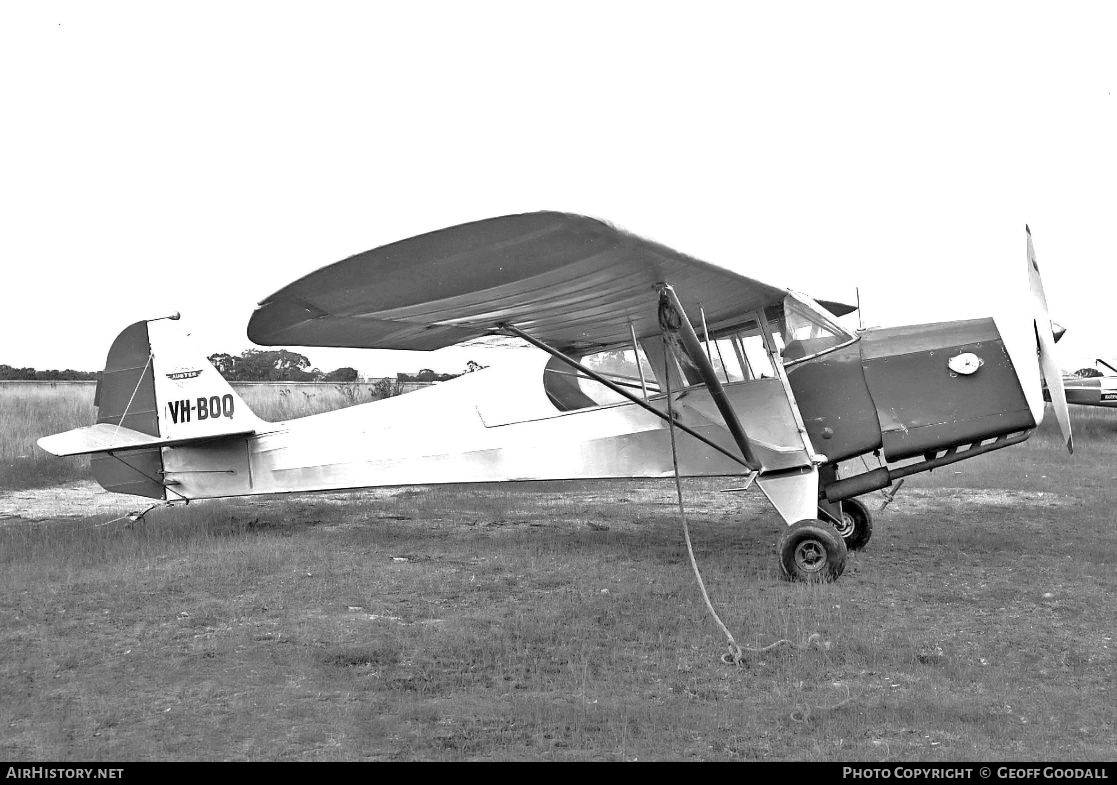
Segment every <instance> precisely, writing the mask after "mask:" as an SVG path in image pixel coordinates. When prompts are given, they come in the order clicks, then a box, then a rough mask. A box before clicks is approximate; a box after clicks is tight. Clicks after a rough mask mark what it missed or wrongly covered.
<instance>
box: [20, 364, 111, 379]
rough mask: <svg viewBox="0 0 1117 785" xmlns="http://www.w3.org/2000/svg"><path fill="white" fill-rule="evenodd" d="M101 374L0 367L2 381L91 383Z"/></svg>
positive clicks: (68, 369) (72, 370)
mask: <svg viewBox="0 0 1117 785" xmlns="http://www.w3.org/2000/svg"><path fill="white" fill-rule="evenodd" d="M100 375H101V374H100V373H98V372H97V371H75V370H74V369H73V368H67V369H66V370H64V371H58V370H53V369H52V370H49V371H37V370H35V369H34V368H13V367H12V366H10V365H0V381H20V382H31V381H38V382H71V381H90V380H92V379H96V378H98V377H99V376H100Z"/></svg>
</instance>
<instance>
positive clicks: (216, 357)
mask: <svg viewBox="0 0 1117 785" xmlns="http://www.w3.org/2000/svg"><path fill="white" fill-rule="evenodd" d="M208 359H209V361H210V362H211V363H213V366H214V367H215V368H217V370H218V372H219V373H220V374H221V375H222V376H224V377H225V378H226V379H227V380H228V381H230V382H355V381H357V377H358V376H359V374H358V373H357V369H356V368H350V367H348V366H345V367H342V368H335V369H334V370H332V371H329V372H324V371H320V370H318V369H317V368H312V367H311V366H310V360H309V359H308V358H307V357H306V356H305V355H302V354H299V353H298V352H291V351H288V350H286V349H275V350H263V349H246V350H245V351H243V352H241V353H240V354H236V355H234V354H227V353H225V352H217V353H216V354H211V355H210V356H209V357H208ZM484 367H485V366H484V365H480V364H479V363H475V362H473V361H472V360H470V361H469V363H468V365H467V366H466V369H465V373H471V372H472V371H479V370H481V369H482V368H484ZM458 376H461V374H460V373H437V372H435V371H432V370H431V369H430V368H424V369H423V370H421V371H419V372H418V373H397V374H396V380H397V381H401V382H444V381H447V380H448V379H453V378H455V377H458ZM99 378H101V372H100V371H75V370H73V369H72V368H67V369H66V370H64V371H57V370H49V371H39V370H36V369H34V368H14V367H12V366H11V365H0V381H51V382H58V381H92V380H94V379H99Z"/></svg>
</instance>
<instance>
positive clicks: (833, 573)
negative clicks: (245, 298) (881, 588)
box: [39, 212, 1072, 580]
mask: <svg viewBox="0 0 1117 785" xmlns="http://www.w3.org/2000/svg"><path fill="white" fill-rule="evenodd" d="M1027 249H1028V275H1029V277H1030V282H1031V292H1032V313H1031V314H1030V315H1029V318H1028V320H1027V322H1026V323H1025V324H1019V325H1017V324H1014V325H1003V326H1004V327H1005V329H1004V330H1003V331H1002V330H1001V329H999V327H1000V326H999V325H998V323H997V322H995V321H994V320H993V319H991V318H990V319H974V320H967V321H954V322H943V323H937V324H923V325H916V326H909V327H896V328H879V329H868V330H861V331H857V332H851V331H849V330H846V329H845V328H843V327H842V326H841V325H840V324H839V323H838V320H837V318H836V317H838V316H842V315H844V314H846V313H849V312H851V311H852V310H853V309H852V308H851V307H850V306H845V305H841V304H838V303H826V302H816V301H814V300H812V299H811V298H809V297H806V296H804V295H801V294H798V293H795V292H790V291H787V290H785V289H780V288H777V287H774V286H770V285H768V284H764V283H761V282H759V281H756V280H753V279H751V278H746V277H743V276H740V275H737V274H735V273H732V272H729V271H727V270H724V269H722V268H719V267H716V266H714V265H711V264H707V263H705V262H701V261H698V260H696V259H693V258H690V257H688V256H685V255H683V254H681V253H678V252H677V251H674V250H671V249H670V248H667V247H665V246H662V245H659V244H657V243H654V242H651V241H648V240H645V239H642V238H640V237H636V236H634V235H632V234H629V233H626V232H624V231H620V230H618V229H616V228H614V227H612V226H610V225H608V224H606V223H604V222H602V221H599V220H596V219H593V218H587V217H584V216H580V215H571V214H566V213H556V212H540V213H529V214H524V215H509V216H504V217H500V218H492V219H488V220H483V221H477V222H474V223H468V224H463V225H461V226H454V227H450V228H448V229H442V230H439V231H435V232H431V233H429V234H424V235H420V236H418V237H413V238H410V239H407V240H402V241H400V242H397V243H392V244H390V245H386V246H383V247H381V248H376V249H373V250H371V251H366V252H365V253H361V254H358V255H356V256H352V257H350V258H348V259H345V260H344V261H341V262H338V263H336V264H333V265H330V266H328V267H324V268H322V269H321V270H318V271H317V272H314V273H311V274H310V275H307V276H306V277H304V278H301V279H299V280H298V281H295V282H294V283H292V284H290V285H289V286H287V287H285V288H283V289H281V290H280V291H278V292H276V293H275V294H273V295H272V296H271V297H268V298H267V299H266V300H264V301H263V302H262V303H261V304H260V306H259V308H257V310H256V312H255V313H254V314H253V316H252V319H251V321H250V323H249V326H248V335H249V337H250V338H251V339H252V340H253V341H254V342H256V343H257V344H262V345H266V346H310V347H317V346H331V347H354V348H375V349H410V350H433V349H438V348H441V347H445V346H450V345H454V344H458V343H461V342H463V341H469V340H474V339H478V338H481V337H484V336H490V335H506V336H516V337H518V338H521V339H523V340H525V341H527V342H528V343H530V344H532V345H534V346H536V347H538V348H539V349H541V350H542V351H540V352H533V353H531V356H532V358H533V359H534V364H531V362H525V363H523V364H522V365H521V367H517V368H514V369H513V368H509V369H490V370H485V371H482V372H478V373H471V374H466V375H464V376H462V377H459V378H457V379H454V380H452V381H450V382H446V383H443V384H440V385H437V386H434V387H429V388H426V389H423V390H419V391H417V392H413V393H409V394H407V395H403V396H398V397H395V398H388V399H385V400H381V401H374V402H371V403H366V404H362V405H358V406H353V407H350V408H347V409H340V410H337V411H331V412H326V413H324V414H318V415H314V416H310V417H305V418H301V419H297V420H292V421H288V422H275V423H271V422H265V421H263V420H261V419H259V418H258V417H256V415H254V414H253V413H252V411H251V410H249V409H248V407H247V406H245V405H244V402H243V401H242V400H241V399H240V398H239V397H238V396H237V394H236V392H234V391H233V389H232V388H231V387H230V386H229V385H228V383H227V382H226V381H225V380H224V379H223V378H222V377H221V375H220V374H219V373H218V372H217V370H216V369H215V368H214V367H213V366H212V365H211V364H210V363H209V362H208V361H207V360H206V359H205V358H204V357H202V356H201V355H200V353H196V352H193V351H192V350H191V349H190V347H189V346H188V345H187V343H186V341H185V334H184V332H183V330H182V329H181V327H180V326H179V323H178V322H177V320H174V319H160V320H153V321H141V322H137V323H135V324H133V325H131V326H130V327H127V328H126V329H125V330H124V331H123V332H122V333H121V334H120V335H119V336H118V338H117V339H116V341H115V342H114V343H113V345H112V348H111V349H110V350H109V354H108V359H107V362H106V365H105V371H104V375H103V378H102V379H101V382H100V384H99V387H98V395H97V407H98V408H97V422H96V424H95V425H92V426H88V427H84V428H78V429H75V430H72V431H68V432H66V433H61V434H56V435H54V436H47V437H44V438H42V439H40V440H39V444H40V446H42V447H43V449H45V450H47V451H49V452H51V453H53V454H55V455H79V454H90V455H92V468H93V473H94V475H95V477H96V478H97V480H98V482H100V483H101V485H102V486H104V487H105V488H106V489H108V490H110V491H116V492H119V493H129V494H135V495H139V496H146V497H150V498H153V499H159V500H167V501H176V500H185V501H189V500H193V499H205V498H214V497H225V496H244V495H250V494H270V493H286V492H305V491H326V490H337V489H349V488H366V487H376V486H393V485H423V484H435V483H473V482H494V481H517V480H566V479H605V478H632V477H671V476H675V475H676V474H677V475H678V476H684V477H687V476H690V477H693V476H725V477H743V478H744V479H745V480H746V481H747V482H746V487H748V486H749V485H751V484H752V482H753V481H755V483H756V484H757V485H758V486H759V487H760V489H761V490H762V491H763V492H764V494H765V495H766V496H767V497H768V499H769V500H770V501H771V502H772V504H773V505H774V507H775V509H776V511H777V512H778V513H779V515H780V516H781V517H782V519H783V520H784V521H785V522H786V523H787V525H788V528H787V530H786V532H785V533H784V535H783V537H782V538H781V541H780V545H779V559H780V567H781V569H782V571H783V574H784V575H785V576H787V577H789V578H794V579H800V580H832V579H834V578H837V577H838V576H839V575H840V574H841V573H842V570H843V568H844V565H845V559H846V553H847V549H849V548H852V549H857V548H861V547H863V546H864V545H865V544H866V542H867V541H868V539H869V536H870V534H871V531H872V521H871V517H870V515H869V512H868V510H867V508H866V506H865V505H864V504H862V503H861V502H859V501H858V500H857V499H856V497H858V496H861V495H863V494H867V493H871V492H873V491H877V490H881V489H887V488H890V487H892V486H893V484H894V483H895V482H896V481H897V480H899V479H900V478H903V477H906V476H908V475H911V474H914V473H916V472H922V471H927V470H930V469H933V468H936V467H938V466H943V465H946V464H949V463H953V462H955V461H960V460H964V459H966V458H970V457H972V456H976V455H980V454H983V453H986V452H989V451H991V450H997V449H1000V448H1004V447H1008V446H1010V445H1013V444H1017V443H1019V442H1022V441H1024V440H1025V439H1027V438H1028V436H1029V435H1030V434H1031V433H1032V432H1033V431H1034V429H1035V428H1036V427H1037V425H1038V423H1039V422H1040V421H1041V419H1042V417H1043V412H1044V394H1043V385H1042V381H1043V379H1046V382H1047V387H1048V389H1049V391H1050V397H1051V400H1052V402H1053V404H1054V408H1055V412H1056V415H1057V417H1058V419H1059V423H1060V426H1061V427H1062V430H1063V435H1064V437H1065V439H1066V443H1067V447H1068V449H1069V448H1071V446H1072V445H1071V434H1070V424H1069V419H1068V418H1067V408H1066V399H1065V397H1064V395H1063V387H1062V377H1061V374H1060V373H1059V370H1058V366H1057V364H1056V363H1055V358H1054V356H1053V347H1054V338H1053V336H1052V329H1051V319H1050V317H1049V315H1048V313H1047V305H1046V301H1045V298H1044V295H1043V289H1042V285H1041V283H1040V279H1039V268H1038V265H1037V264H1036V261H1035V255H1034V253H1033V251H1032V242H1031V233H1030V232H1029V233H1028V245H1027ZM1037 358H1038V362H1037ZM525 367H526V370H525ZM1041 376H1042V378H1041ZM673 444H674V445H675V447H674V449H673V447H672V445H673ZM868 454H872V455H875V456H876V458H877V468H867V467H868V462H867V461H862V460H860V459H861V458H862V456H866V455H868ZM851 459H859V460H857V461H856V462H853V463H849V464H846V468H847V470H846V471H843V472H842V473H841V475H839V465H841V464H842V463H843V462H847V461H851ZM853 466H857V467H858V468H859V469H861V470H860V471H857V470H855V471H853V472H851V471H849V470H848V467H853Z"/></svg>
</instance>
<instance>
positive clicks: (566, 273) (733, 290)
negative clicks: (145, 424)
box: [248, 212, 787, 350]
mask: <svg viewBox="0 0 1117 785" xmlns="http://www.w3.org/2000/svg"><path fill="white" fill-rule="evenodd" d="M661 283H668V284H671V285H672V286H674V287H675V289H676V291H677V293H678V296H679V298H680V300H681V301H682V303H683V305H684V307H685V308H686V310H687V313H688V314H690V316H691V318H697V317H698V315H699V314H702V315H704V317H705V319H706V324H707V327H708V328H709V329H710V330H711V331H714V330H717V329H719V328H723V327H728V326H733V325H734V324H735V323H736V322H739V321H741V320H742V318H744V317H745V315H746V314H748V313H749V312H752V311H756V310H760V309H763V308H766V307H769V306H774V305H777V304H778V303H779V302H780V301H781V300H782V298H783V296H784V295H785V294H786V293H787V292H786V291H785V290H783V289H780V288H777V287H774V286H769V285H767V284H764V283H761V282H759V281H756V280H753V279H751V278H746V277H744V276H741V275H737V274H736V273H732V272H730V271H728V270H724V269H722V268H720V267H716V266H714V265H711V264H708V263H706V262H702V261H699V260H697V259H693V258H691V257H688V256H686V255H684V254H681V253H679V252H677V251H674V250H672V249H670V248H667V247H666V246H663V245H660V244H658V243H655V242H652V241H650V240H645V239H643V238H640V237H637V236H635V235H632V234H629V233H627V232H624V231H621V230H618V229H616V228H614V227H612V226H610V225H609V224H607V223H604V222H602V221H599V220H596V219H593V218H587V217H585V216H580V215H572V214H567V213H557V212H540V213H527V214H523V215H509V216H504V217H501V218H491V219H488V220H483V221H477V222H474V223H468V224H462V225H460V226H454V227H450V228H448V229H442V230H439V231H436V232H431V233H429V234H424V235H420V236H418V237H412V238H410V239H407V240H402V241H400V242H397V243H392V244H391V245H386V246H382V247H380V248H375V249H373V250H371V251H366V252H365V253H361V254H358V255H356V256H352V257H350V258H348V259H345V260H343V261H341V262H338V263H336V264H333V265H330V266H328V267H324V268H322V269H321V270H318V271H317V272H314V273H311V274H310V275H307V276H306V277H304V278H302V279H300V280H298V281H296V282H294V283H292V284H291V285H289V286H287V287H285V288H283V289H281V290H280V291H279V292H277V293H275V294H274V295H272V296H271V297H269V298H267V299H266V300H264V301H263V302H262V303H261V304H260V306H259V308H257V310H256V312H255V313H254V314H253V316H252V320H251V322H250V323H249V327H248V336H249V338H250V339H251V340H252V341H254V342H255V343H258V344H262V345H268V346H276V345H298V346H338V347H356V348H376V349H419V350H431V349H438V348H441V347H444V346H450V345H453V344H457V343H461V342H463V341H467V340H470V339H474V338H478V337H481V336H484V335H487V334H491V333H492V332H493V330H494V327H495V325H498V324H501V323H511V324H515V325H516V326H517V327H519V328H520V329H522V330H525V331H526V332H529V333H531V334H532V335H534V336H536V337H537V338H539V339H540V340H543V341H546V342H547V343H549V344H550V345H552V346H555V347H558V348H561V349H571V348H588V347H592V346H608V345H614V344H619V343H623V342H625V341H628V340H630V339H631V335H632V333H631V331H632V330H635V332H636V335H637V337H640V338H643V337H648V336H652V335H658V334H659V324H658V316H657V302H658V300H657V296H656V286H657V285H658V284H661Z"/></svg>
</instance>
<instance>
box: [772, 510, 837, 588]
mask: <svg viewBox="0 0 1117 785" xmlns="http://www.w3.org/2000/svg"><path fill="white" fill-rule="evenodd" d="M779 554H780V572H782V573H783V577H784V578H786V579H787V580H789V581H806V582H825V581H833V580H837V578H838V576H839V575H841V574H842V571H843V570H845V566H846V544H845V541H844V540H843V539H842V537H841V535H840V534H838V532H837V530H836V529H835V528H834V527H833V526H831V525H830V524H829V523H825V522H824V521H818V520H812V519H807V520H805V521H799V522H798V523H794V524H792V525H791V526H789V527H788V529H787V531H786V532H784V535H783V537H781V538H780V544H779Z"/></svg>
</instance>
